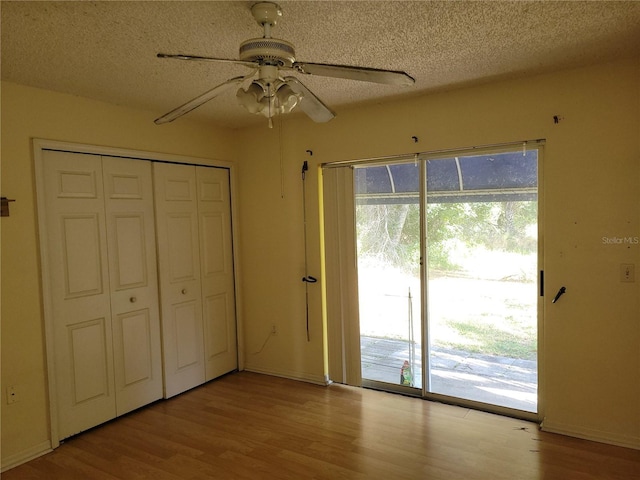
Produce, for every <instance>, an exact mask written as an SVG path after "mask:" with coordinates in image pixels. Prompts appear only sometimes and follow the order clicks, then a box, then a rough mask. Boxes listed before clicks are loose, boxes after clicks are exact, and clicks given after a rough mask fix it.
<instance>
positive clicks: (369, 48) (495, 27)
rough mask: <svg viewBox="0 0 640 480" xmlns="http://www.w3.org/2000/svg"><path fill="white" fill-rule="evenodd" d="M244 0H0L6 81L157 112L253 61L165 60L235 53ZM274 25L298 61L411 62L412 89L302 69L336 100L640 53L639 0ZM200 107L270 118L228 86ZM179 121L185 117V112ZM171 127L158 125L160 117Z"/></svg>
mask: <svg viewBox="0 0 640 480" xmlns="http://www.w3.org/2000/svg"><path fill="white" fill-rule="evenodd" d="M253 3H254V2H251V1H249V2H247V1H234V2H219V1H137V2H136V1H122V2H121V1H98V2H95V1H63V2H38V1H2V3H1V9H2V11H1V13H2V32H1V33H2V39H1V40H2V79H3V80H8V81H11V82H16V83H20V84H24V85H31V86H35V87H40V88H45V89H49V90H54V91H59V92H65V93H71V94H74V95H79V96H83V97H89V98H93V99H97V100H102V101H105V102H110V103H114V104H118V105H124V106H128V107H133V108H141V109H145V110H149V111H150V112H151V115H150V119H149V121H152V120H153V118H155V117H156V116H160V115H161V114H163V113H166V112H167V111H169V110H171V109H173V108H174V107H177V106H178V105H181V104H182V103H184V102H186V101H187V100H190V99H191V98H193V97H195V96H197V95H199V94H201V93H203V92H204V91H206V90H208V89H210V88H212V87H213V86H215V85H218V84H220V83H222V82H224V81H225V80H227V79H229V78H231V77H235V76H238V75H244V74H246V73H247V70H246V69H245V68H244V67H242V66H236V65H227V64H213V63H208V62H184V61H179V60H172V59H158V58H156V54H157V53H158V52H165V53H188V54H193V55H202V56H214V57H222V58H237V55H238V46H239V44H240V43H241V42H242V41H244V40H246V39H249V38H255V37H260V36H262V29H261V28H260V27H259V26H258V25H257V24H256V23H255V21H254V20H253V17H252V16H251V13H250V7H251V5H252V4H253ZM279 4H280V6H281V7H282V10H283V16H282V18H281V20H280V21H279V23H278V25H277V26H276V27H275V28H274V30H273V36H274V37H277V38H282V39H285V40H287V41H289V42H291V43H293V44H294V45H295V47H296V57H297V60H299V61H308V62H317V63H337V64H346V65H357V66H367V67H375V68H385V69H393V70H405V71H406V72H407V73H409V74H410V75H411V76H413V77H414V78H415V79H416V84H415V86H413V87H397V86H387V85H377V84H371V83H365V82H359V81H350V80H340V79H328V78H319V77H311V76H304V77H303V78H302V81H303V82H304V83H305V85H307V87H308V88H310V89H311V90H312V91H313V92H314V93H315V94H316V95H317V96H318V97H320V98H321V99H322V100H323V101H324V102H325V103H326V104H327V105H328V106H329V107H330V108H332V109H333V110H334V111H336V112H337V113H338V115H339V114H340V111H341V108H343V107H345V106H347V105H350V104H355V103H361V102H379V101H384V100H385V99H389V98H394V97H398V96H409V95H418V94H421V93H424V92H428V91H436V90H442V89H446V88H455V87H456V86H460V85H470V84H477V83H482V82H486V81H489V80H493V79H500V78H513V77H519V76H524V75H531V74H535V73H540V72H546V71H551V70H555V69H560V68H566V67H574V66H581V65H587V64H592V63H598V62H602V61H606V60H608V59H616V58H622V57H631V56H637V55H640V2H638V1H628V2H611V1H595V2H594V1H589V2H582V1H568V2H556V1H535V2H528V1H508V2H502V1H472V2H467V1H448V2H436V1H419V2H407V1H390V2H381V1H375V2H368V1H352V2H342V1H322V2H315V1H281V2H279ZM189 115H190V116H193V117H196V118H200V119H204V118H206V119H208V120H209V121H213V122H215V123H216V124H219V125H221V126H227V127H231V128H237V127H243V126H247V125H251V124H255V123H257V122H266V120H265V119H264V117H261V116H260V117H258V116H254V115H251V114H249V113H247V112H246V111H245V110H244V109H242V107H240V106H239V105H237V103H236V99H235V94H234V92H226V93H224V94H223V95H222V96H220V97H217V98H215V99H213V100H211V101H210V102H209V103H207V104H206V105H204V106H202V107H200V108H199V109H197V110H195V111H194V112H192V113H190V114H189ZM179 121H180V119H178V120H176V122H179ZM158 128H162V127H158Z"/></svg>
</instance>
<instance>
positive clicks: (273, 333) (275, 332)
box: [271, 325, 278, 335]
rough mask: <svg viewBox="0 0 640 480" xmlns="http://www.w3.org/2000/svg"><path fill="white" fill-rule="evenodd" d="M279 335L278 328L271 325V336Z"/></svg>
mask: <svg viewBox="0 0 640 480" xmlns="http://www.w3.org/2000/svg"><path fill="white" fill-rule="evenodd" d="M277 334H278V327H276V326H275V325H271V335H277Z"/></svg>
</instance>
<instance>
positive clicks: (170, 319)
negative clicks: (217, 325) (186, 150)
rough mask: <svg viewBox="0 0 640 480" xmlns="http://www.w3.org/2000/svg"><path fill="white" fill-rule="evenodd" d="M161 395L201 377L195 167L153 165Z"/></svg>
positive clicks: (186, 386) (190, 385) (185, 387)
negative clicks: (160, 348) (161, 369)
mask: <svg viewBox="0 0 640 480" xmlns="http://www.w3.org/2000/svg"><path fill="white" fill-rule="evenodd" d="M153 175H154V189H155V208H156V219H157V222H156V223H157V232H156V234H157V239H158V265H159V272H160V273H159V279H160V296H161V301H160V303H161V309H162V331H163V337H162V341H163V351H164V376H165V392H164V395H165V397H166V398H168V397H171V396H173V395H176V394H178V393H181V392H183V391H185V390H188V389H190V388H193V387H195V386H197V385H200V384H202V383H204V381H205V364H204V339H203V331H204V328H203V324H202V296H201V287H200V250H199V245H198V239H199V236H198V216H197V195H196V169H195V167H193V166H189V165H175V164H165V163H156V164H154V165H153Z"/></svg>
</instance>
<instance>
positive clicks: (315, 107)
mask: <svg viewBox="0 0 640 480" xmlns="http://www.w3.org/2000/svg"><path fill="white" fill-rule="evenodd" d="M283 80H284V81H285V82H286V84H287V85H289V87H290V88H291V90H293V91H294V92H295V93H299V94H301V95H302V99H301V100H300V103H299V104H298V108H299V109H300V110H302V111H303V112H304V113H306V114H307V116H308V117H309V118H310V119H311V120H313V121H314V122H318V123H323V122H328V121H329V120H331V119H332V118H333V117H335V116H336V114H335V113H334V112H333V111H331V109H330V108H329V107H327V106H326V105H325V104H324V103H322V100H320V99H319V98H318V97H316V96H315V95H314V94H313V93H311V90H309V89H308V88H307V87H305V86H304V85H303V84H302V82H300V80H298V79H297V78H296V77H284V79H283Z"/></svg>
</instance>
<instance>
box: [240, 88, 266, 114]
mask: <svg viewBox="0 0 640 480" xmlns="http://www.w3.org/2000/svg"><path fill="white" fill-rule="evenodd" d="M264 96H265V95H264V89H263V88H262V85H260V84H259V83H257V82H251V85H249V86H248V87H247V89H246V90H245V89H244V88H242V87H240V88H239V89H238V92H237V93H236V98H237V99H238V103H240V105H242V106H243V107H244V108H246V109H247V110H248V111H249V113H255V114H258V113H262V109H263V108H264V107H265V105H266V102H263V100H265V98H264Z"/></svg>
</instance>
